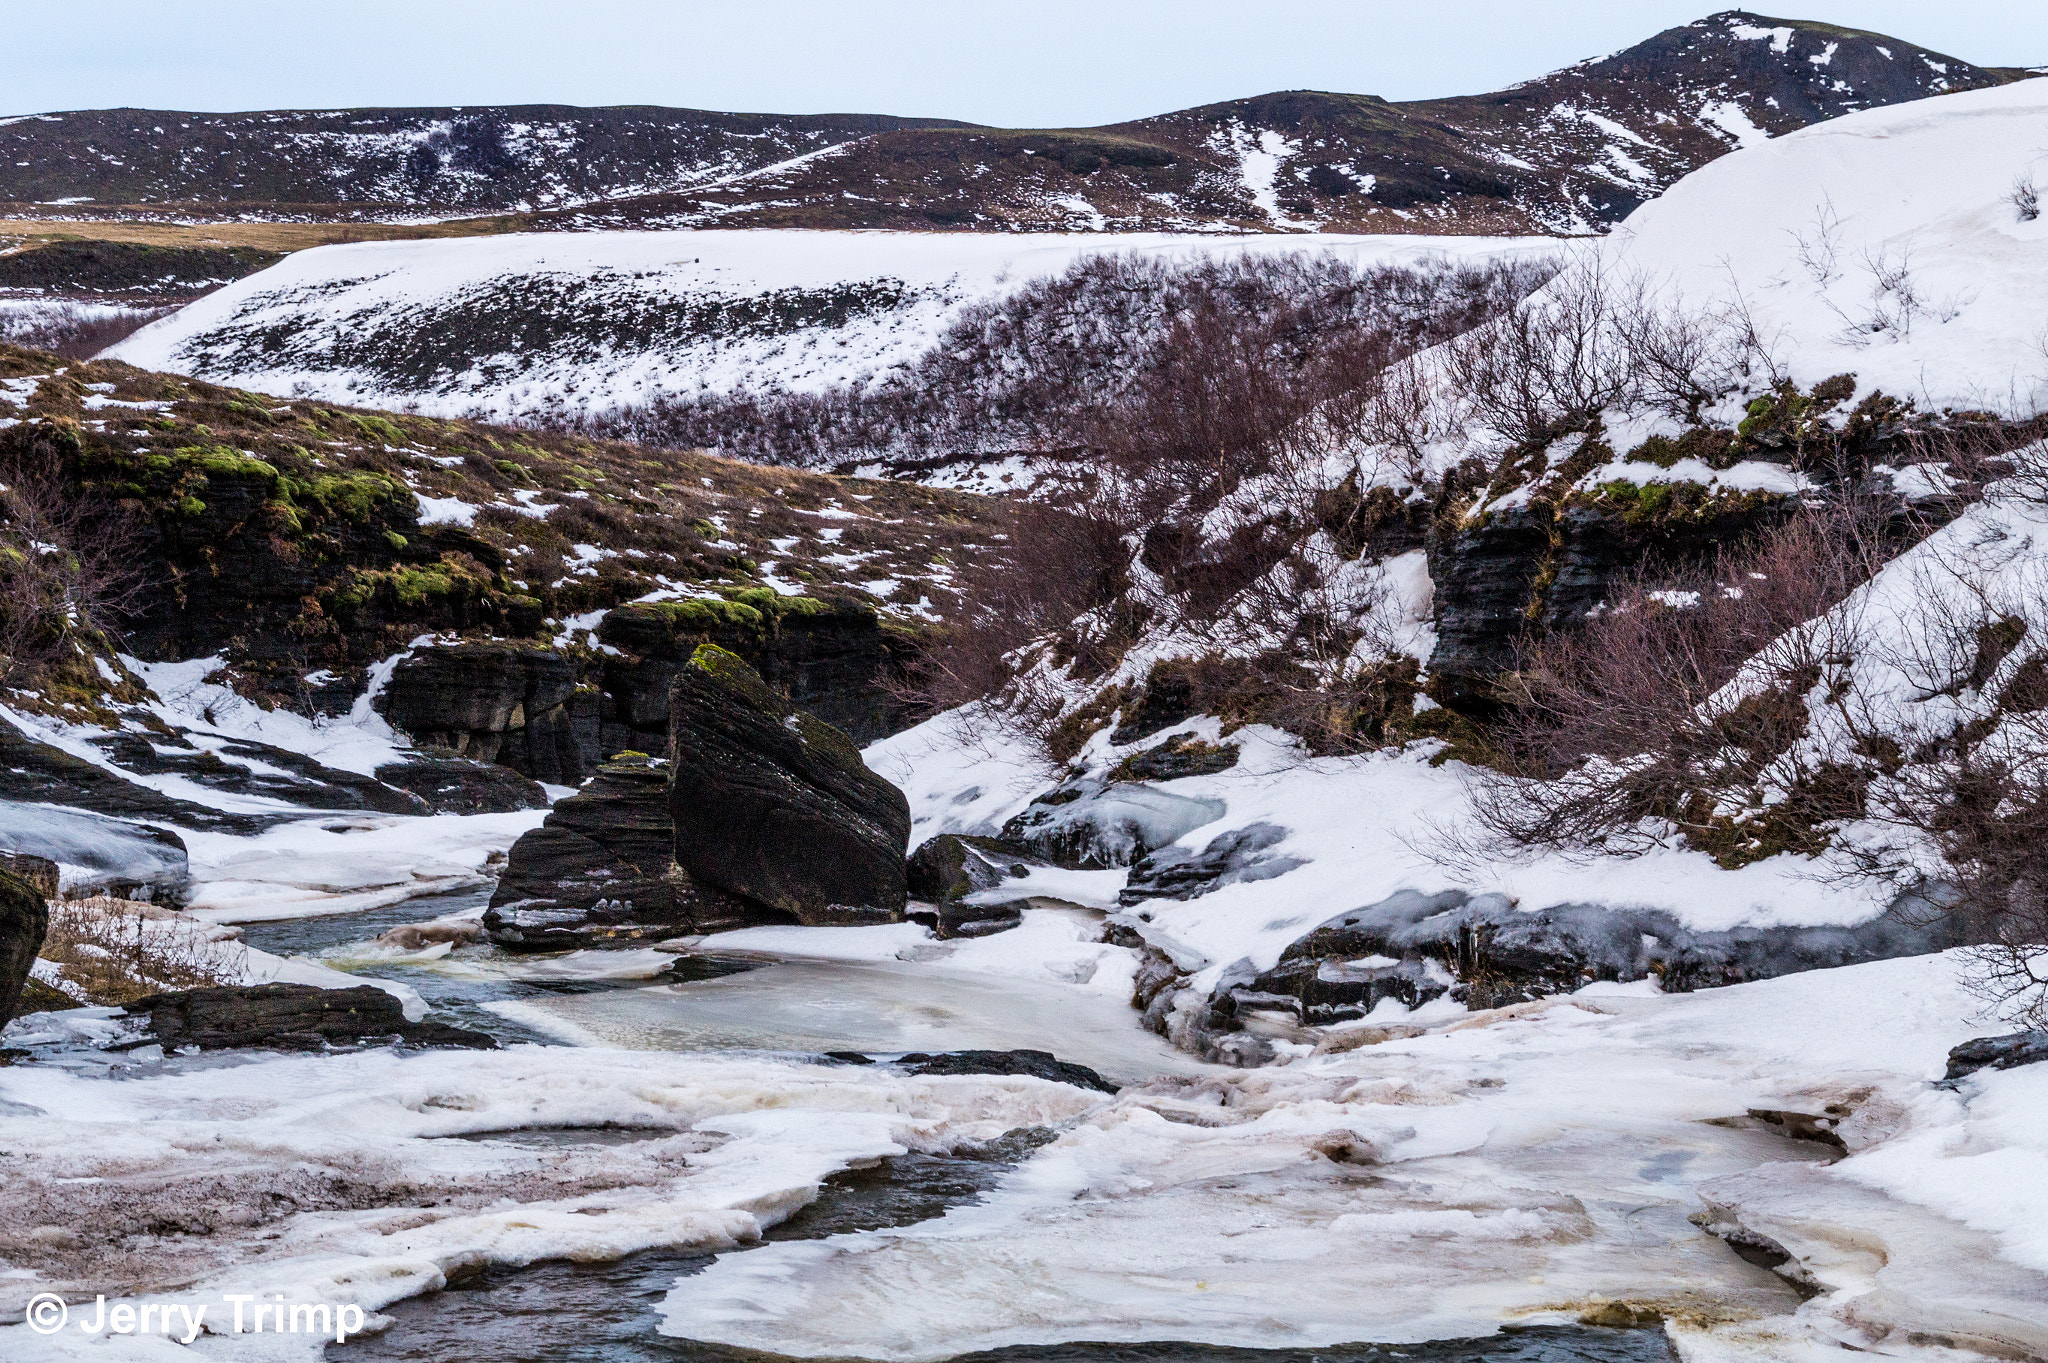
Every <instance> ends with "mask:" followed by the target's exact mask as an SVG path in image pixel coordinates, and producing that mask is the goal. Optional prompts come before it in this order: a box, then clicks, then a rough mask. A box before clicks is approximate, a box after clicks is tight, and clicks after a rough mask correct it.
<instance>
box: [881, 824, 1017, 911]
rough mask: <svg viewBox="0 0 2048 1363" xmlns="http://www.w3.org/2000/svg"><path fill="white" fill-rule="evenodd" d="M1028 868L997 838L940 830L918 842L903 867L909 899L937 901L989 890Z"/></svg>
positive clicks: (1009, 847) (1013, 851) (941, 901)
mask: <svg viewBox="0 0 2048 1363" xmlns="http://www.w3.org/2000/svg"><path fill="white" fill-rule="evenodd" d="M1029 871H1030V868H1029V867H1028V866H1026V865H1024V864H1023V862H1021V861H1019V860H1018V858H1017V854H1016V851H1015V849H1013V848H1012V847H1011V846H1010V844H1008V843H1006V842H1004V841H1003V840H1002V839H1000V838H977V837H972V836H966V835H962V834H956V833H941V834H939V835H938V836H937V837H935V838H927V839H926V840H925V841H923V842H921V843H919V844H918V847H917V850H916V851H915V852H912V853H911V854H910V860H909V862H908V863H907V865H906V866H905V868H904V873H905V877H906V880H907V883H908V885H909V888H910V895H911V897H912V898H913V899H922V900H924V901H925V902H926V903H928V904H939V903H943V902H945V901H946V900H949V899H958V898H960V897H961V896H962V895H969V894H973V893H974V892H975V891H976V890H992V889H994V888H995V887H996V886H998V885H1000V884H1002V883H1003V881H1005V880H1007V879H1009V878H1010V877H1011V876H1021V875H1026V874H1028V873H1029Z"/></svg>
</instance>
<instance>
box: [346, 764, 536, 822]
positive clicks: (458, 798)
mask: <svg viewBox="0 0 2048 1363" xmlns="http://www.w3.org/2000/svg"><path fill="white" fill-rule="evenodd" d="M377 779H378V780H379V781H382V782H383V783H384V784H385V785H387V786H391V787H393V788H395V789H398V790H402V791H406V792H407V793H409V794H412V795H415V796H418V797H419V799H420V800H421V801H423V802H424V803H425V805H426V807H427V808H428V809H429V810H431V811H432V812H433V813H436V814H509V813H511V812H512V811H513V810H515V809H546V808H547V804H548V793H547V792H546V791H545V790H542V789H541V787H540V783H539V782H538V781H535V780H534V779H533V778H532V777H530V776H521V775H520V774H519V773H518V772H515V771H513V770H511V769H510V768H508V767H501V766H498V765H496V764H495V763H491V762H477V761H473V760H472V759H470V758H467V757H460V756H457V755H456V754H455V753H453V752H451V751H449V750H448V749H445V748H428V749H426V750H425V751H423V752H421V753H418V754H417V755H409V756H407V757H406V758H405V760H404V761H401V762H387V763H385V764H384V765H383V766H381V767H379V768H377Z"/></svg>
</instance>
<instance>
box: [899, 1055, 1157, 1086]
mask: <svg viewBox="0 0 2048 1363" xmlns="http://www.w3.org/2000/svg"><path fill="white" fill-rule="evenodd" d="M893 1063H895V1064H897V1065H901V1066H903V1067H904V1068H905V1069H907V1070H909V1071H910V1072H911V1073H912V1074H918V1075H925V1074H1021V1075H1028V1076H1030V1077H1031V1078H1034V1079H1050V1080H1052V1081H1053V1082H1054V1083H1059V1084H1072V1085H1073V1086H1074V1087H1075V1088H1084V1089H1094V1090H1095V1091H1096V1092H1098V1093H1115V1092H1116V1091H1117V1087H1116V1085H1115V1084H1112V1083H1110V1082H1109V1081H1108V1080H1107V1079H1104V1078H1103V1077H1102V1076H1101V1075H1099V1074H1097V1073H1096V1072H1095V1071H1094V1070H1091V1069H1089V1068H1088V1067H1087V1066H1086V1065H1076V1064H1075V1063H1073V1062H1072V1061H1071V1060H1061V1059H1060V1058H1059V1057H1057V1056H1055V1055H1054V1054H1053V1053H1052V1052H1051V1051H1030V1050H1020V1051H939V1052H936V1053H927V1052H924V1051H913V1052H911V1053H910V1054H909V1055H905V1056H900V1057H898V1058H897V1059H896V1060H895V1061H894V1062H893Z"/></svg>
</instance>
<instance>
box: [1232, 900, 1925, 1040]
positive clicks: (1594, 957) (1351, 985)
mask: <svg viewBox="0 0 2048 1363" xmlns="http://www.w3.org/2000/svg"><path fill="white" fill-rule="evenodd" d="M1923 907H1924V906H1921V905H1919V904H1918V902H1917V901H1901V902H1900V903H1898V904H1895V905H1894V906H1893V907H1892V908H1891V909H1890V910H1888V911H1887V912H1885V913H1883V914H1881V915H1879V916H1878V917H1876V918H1874V919H1871V920H1870V921H1868V922H1865V923H1859V924H1857V925H1855V926H1853V927H1772V928H1748V927H1744V928H1732V929H1729V930H1727V931H1725V932H1696V931H1693V930H1691V929H1688V928H1685V927H1683V926H1681V925H1680V924H1679V923H1678V921H1677V920H1676V919H1674V918H1673V917H1672V916H1671V915H1670V914H1668V913H1664V912H1662V911H1660V910H1652V909H1627V908H1605V907H1602V906H1600V905H1594V904H1558V905H1554V906H1552V907H1550V908H1546V909H1538V910H1534V911H1529V912H1525V911H1523V910H1521V909H1518V908H1516V907H1515V906H1514V905H1513V904H1512V903H1511V902H1510V901H1509V900H1508V899H1506V898H1505V897H1504V896H1501V895H1497V894H1486V895H1478V896H1472V895H1468V894H1466V893H1465V892H1464V891H1462V890H1446V891H1444V892H1442V893H1440V894H1434V895H1425V894H1422V893H1419V892H1417V891H1414V890H1403V891H1401V892H1400V893H1398V894H1395V895H1392V896H1390V897H1388V898H1387V899H1384V900H1382V901H1380V902H1379V903H1377V904H1374V905H1371V906H1369V907H1367V908H1363V909H1358V910H1354V911H1353V912H1351V913H1347V914H1342V915H1339V916H1338V917H1336V918H1333V919H1331V920H1330V921H1329V922H1327V923H1325V924H1323V925H1322V926H1321V927H1319V928H1317V929H1315V930H1314V931H1313V932H1310V933H1308V934H1307V935H1306V936H1304V937H1302V938H1301V939H1300V940H1298V941H1296V942H1294V943H1293V944H1292V945H1290V946H1289V947H1288V948H1287V949H1286V951H1284V952H1282V953H1281V955H1280V960H1279V962H1278V963H1277V964H1276V965H1275V966H1274V967H1273V969H1271V970H1268V971H1264V972H1260V973H1258V974H1257V975H1256V978H1253V979H1250V980H1247V981H1244V982H1242V983H1240V984H1238V985H1236V986H1232V987H1230V988H1228V989H1225V988H1220V987H1219V990H1218V994H1217V997H1216V999H1215V1001H1214V1002H1213V1004H1212V1014H1213V1015H1214V1017H1215V1018H1216V1019H1217V1020H1218V1025H1221V1026H1228V1025H1229V1023H1228V1019H1229V1018H1230V1017H1231V1016H1233V1014H1234V1013H1236V1012H1238V1011H1241V1010H1258V1009H1280V1010H1283V1011H1286V1012H1290V1013H1292V1014H1294V1016H1295V1017H1296V1018H1297V1019H1298V1020H1300V1021H1302V1022H1305V1023H1310V1024H1313V1025H1317V1026H1327V1025H1329V1024H1330V1023H1333V1022H1341V1021H1346V1020H1349V1019H1352V1018H1358V1017H1363V1016H1364V1015H1365V1014H1367V1013H1369V1012H1371V1011H1372V1009H1373V1006H1374V1005H1375V1004H1376V1003H1378V1002H1379V1000H1381V999H1382V998H1389V997H1391V998H1396V999H1399V1000H1400V1001H1401V1002H1402V1003H1403V1004H1406V1005H1409V1006H1411V1007H1412V1006H1414V1005H1415V1004H1418V1003H1422V1002H1426V1001H1427V1000H1429V999H1432V998H1436V997H1438V996H1440V995H1443V994H1451V995H1453V996H1454V997H1458V998H1461V999H1463V1000H1464V1001H1465V1002H1466V1003H1467V1004H1469V1005H1470V1006H1472V1007H1475V1008H1492V1007H1498V1006H1500V1005H1503V1004H1509V1003H1518V1002H1522V1001H1524V1000H1527V999H1532V998H1536V997H1539V996H1542V995H1546V994H1559V993H1568V992H1570V991H1572V990H1575V989H1578V988H1580V987H1582V986H1584V985H1586V984H1590V983H1592V982H1593V981H1595V980H1640V979H1644V978H1647V977H1650V976H1653V975H1654V976H1656V977H1657V978H1658V980H1659V982H1660V983H1661V985H1662V987H1663V988H1664V989H1665V990H1666V991H1668V992H1673V993H1678V992H1687V991H1690V990H1694V989H1704V988H1711V987H1716V986H1720V985H1729V984H1740V983H1742V982H1743V981H1745V980H1762V979H1770V978H1772V977H1774V976H1778V975H1789V974H1793V973H1795V972H1797V971H1802V970H1823V969H1828V968H1831V967H1834V966H1844V965H1854V964H1857V963H1859V962H1862V961H1875V960H1886V959H1890V958H1892V957H1897V956H1917V955H1922V954H1924V953H1927V952H1932V951H1940V950H1944V949H1946V948H1948V947H1952V946H1958V945H1962V944H1963V943H1962V942H1961V941H1960V940H1959V939H1958V938H1957V937H1956V936H1955V935H1954V932H1953V930H1952V929H1950V928H1949V927H1947V926H1945V925H1943V924H1942V923H1940V922H1933V923H1930V922H1929V921H1928V920H1929V916H1928V915H1927V914H1925V913H1924V912H1916V910H1918V909H1921V908H1923Z"/></svg>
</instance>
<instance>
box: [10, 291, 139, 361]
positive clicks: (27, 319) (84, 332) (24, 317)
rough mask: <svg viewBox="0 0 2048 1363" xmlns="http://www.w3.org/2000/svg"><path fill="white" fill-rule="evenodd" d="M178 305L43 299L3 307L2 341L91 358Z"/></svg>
mask: <svg viewBox="0 0 2048 1363" xmlns="http://www.w3.org/2000/svg"><path fill="white" fill-rule="evenodd" d="M176 311H177V309H176V308H108V307H104V306H88V305H85V304H80V303H41V304H37V305H35V306H32V307H24V308H8V309H0V341H4V342H5V343H7V344H8V345H18V346H23V347H26V348H27V349H29V350H45V351H48V352H50V353H51V354H53V355H57V356H60V357H62V358H63V359H67V360H89V359H91V358H92V357H93V356H95V355H97V354H99V353H100V352H101V351H102V350H105V349H106V348H107V347H108V346H111V345H116V344H118V343H120V342H122V341H125V340H127V339H128V338H129V337H130V336H133V335H134V334H135V333H136V332H138V331H140V330H142V328H144V327H146V326H148V325H149V324H150V323H151V322H154V321H156V320H157V319H158V318H160V317H168V316H170V315H171V314H172V313H174V312H176Z"/></svg>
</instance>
